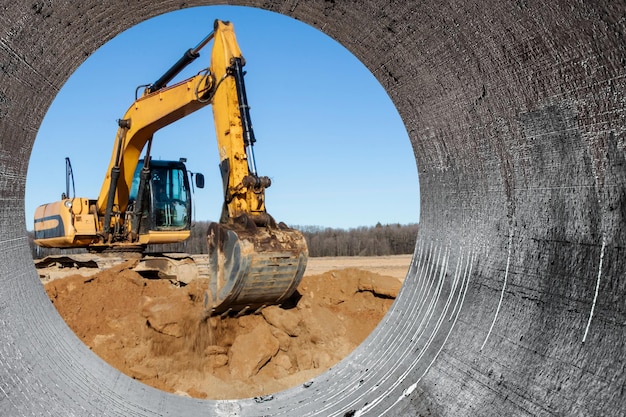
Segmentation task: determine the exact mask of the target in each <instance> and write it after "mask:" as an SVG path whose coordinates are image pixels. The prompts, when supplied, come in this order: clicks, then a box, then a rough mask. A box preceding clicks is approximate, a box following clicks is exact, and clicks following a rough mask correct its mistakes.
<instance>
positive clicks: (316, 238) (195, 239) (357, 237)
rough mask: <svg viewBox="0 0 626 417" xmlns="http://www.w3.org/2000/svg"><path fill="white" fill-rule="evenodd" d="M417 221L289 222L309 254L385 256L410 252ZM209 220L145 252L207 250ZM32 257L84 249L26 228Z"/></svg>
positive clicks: (77, 251)
mask: <svg viewBox="0 0 626 417" xmlns="http://www.w3.org/2000/svg"><path fill="white" fill-rule="evenodd" d="M418 226H419V225H418V224H416V223H415V224H408V225H401V224H385V225H383V224H381V223H378V224H376V225H375V226H362V227H357V228H352V229H336V228H329V227H320V226H292V227H293V228H294V229H297V230H299V231H300V232H302V234H303V235H304V238H305V240H306V242H307V245H308V247H309V256H311V257H324V256H386V255H402V254H411V253H413V249H414V248H415V241H416V239H417V232H418V228H419V227H418ZM208 228H209V222H206V221H200V222H195V223H194V224H193V225H192V227H191V236H190V237H189V239H187V240H185V241H184V242H180V243H172V244H165V245H149V246H148V248H147V251H148V252H186V253H207V241H206V236H207V230H208ZM28 235H29V241H30V248H31V252H32V255H33V258H35V259H40V258H43V257H45V256H47V255H53V254H60V253H79V252H85V250H84V249H72V250H61V249H48V248H40V247H38V246H37V245H35V243H34V241H33V238H34V235H33V233H32V232H29V234H28Z"/></svg>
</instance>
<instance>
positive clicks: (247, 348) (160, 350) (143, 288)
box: [43, 255, 411, 399]
mask: <svg viewBox="0 0 626 417" xmlns="http://www.w3.org/2000/svg"><path fill="white" fill-rule="evenodd" d="M410 261H411V256H409V255H406V256H404V255H403V256H389V257H366V258H310V259H309V263H308V266H307V272H306V274H305V276H304V278H303V280H302V282H301V284H300V286H299V287H298V294H297V295H299V299H298V300H297V303H296V302H295V301H294V303H292V304H293V305H290V306H284V307H277V306H272V307H268V308H266V309H264V310H263V311H262V312H261V313H260V314H257V315H246V316H242V317H239V318H232V317H229V318H224V319H220V318H216V317H212V318H210V319H208V320H205V321H203V320H201V319H200V318H201V317H202V303H203V297H204V293H203V285H202V283H200V282H196V281H192V282H191V283H189V284H188V285H186V286H182V287H181V286H176V285H173V284H172V283H171V282H170V281H169V280H159V279H146V278H143V277H141V276H140V275H139V274H137V273H136V272H135V271H133V270H131V269H129V266H130V263H124V264H121V265H117V266H114V267H112V268H110V269H107V270H105V271H102V272H99V273H97V274H95V275H91V276H82V275H78V274H75V275H71V276H68V277H66V278H62V279H55V280H49V281H45V280H44V281H43V283H44V287H45V289H46V292H47V294H48V296H49V298H50V300H51V301H52V303H53V304H54V305H55V307H56V308H57V310H58V311H59V313H60V314H61V316H62V317H63V318H64V319H65V321H66V323H67V324H68V325H69V327H70V328H71V329H72V330H73V331H74V333H76V335H77V336H78V337H79V338H80V339H81V340H82V341H83V342H84V343H85V344H86V345H87V346H89V348H90V349H92V350H93V351H94V352H95V353H96V354H97V355H99V356H100V357H101V358H103V359H104V360H105V361H107V362H108V363H109V364H110V365H112V366H114V367H115V368H117V369H119V370H120V371H121V372H123V373H125V374H126V375H129V376H131V377H132V378H135V379H137V380H139V381H141V382H143V383H145V384H148V385H151V386H153V387H156V388H158V389H161V390H164V391H168V392H173V393H177V394H180V395H187V396H191V397H195V398H210V399H236V398H250V397H258V396H263V395H268V394H271V393H274V392H277V391H281V390H283V389H286V388H289V387H292V386H295V385H298V384H302V383H306V382H307V381H309V380H310V379H311V378H313V377H314V376H316V375H319V374H321V373H322V372H324V371H325V370H327V369H328V368H330V367H331V366H333V365H334V364H336V363H337V362H338V361H340V360H341V359H343V358H344V357H346V356H347V355H348V354H349V353H350V352H351V351H352V350H353V349H354V348H355V347H356V346H358V345H359V344H360V343H361V342H362V341H363V340H364V339H365V337H367V335H368V334H369V333H370V332H371V331H372V330H373V329H374V328H375V327H376V325H377V324H378V323H379V321H380V320H381V319H382V317H383V316H384V315H385V313H386V312H387V309H388V308H389V307H390V306H391V304H392V303H393V300H394V298H395V296H396V295H397V291H398V290H399V288H400V286H401V283H402V280H403V278H404V277H405V276H406V272H407V270H408V266H409V263H410ZM296 298H298V297H296ZM294 300H295V299H294Z"/></svg>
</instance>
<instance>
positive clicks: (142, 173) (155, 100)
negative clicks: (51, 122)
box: [34, 20, 308, 316]
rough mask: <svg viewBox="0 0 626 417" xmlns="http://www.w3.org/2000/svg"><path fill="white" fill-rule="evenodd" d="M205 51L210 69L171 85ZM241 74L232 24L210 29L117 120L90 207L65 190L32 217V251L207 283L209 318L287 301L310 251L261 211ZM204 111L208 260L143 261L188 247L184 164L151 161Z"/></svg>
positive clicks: (261, 190) (262, 179)
mask: <svg viewBox="0 0 626 417" xmlns="http://www.w3.org/2000/svg"><path fill="white" fill-rule="evenodd" d="M211 41H213V48H212V52H211V63H210V66H209V68H205V69H204V70H202V71H200V72H198V73H197V74H196V75H195V76H192V77H190V78H188V79H185V80H183V81H180V82H177V83H175V84H172V85H168V83H169V82H170V81H172V80H173V79H174V77H175V76H176V75H178V74H179V73H180V72H181V71H182V70H183V69H184V68H185V67H186V66H187V65H189V64H190V63H191V62H192V61H194V60H195V59H196V58H198V57H199V56H200V53H199V52H200V50H201V49H202V48H203V47H204V46H206V45H207V44H208V43H209V42H211ZM244 65H245V59H244V58H243V56H242V54H241V51H240V49H239V45H238V44H237V40H236V37H235V32H234V28H233V24H232V23H230V22H226V21H221V20H216V21H215V22H214V28H213V31H212V32H211V33H210V34H209V35H208V36H206V37H205V38H204V39H203V40H202V41H201V42H200V43H199V44H198V45H197V46H196V47H195V48H191V49H189V50H187V51H186V52H185V53H184V54H183V56H182V57H181V58H180V59H179V60H178V61H177V62H176V63H175V64H174V65H173V66H172V67H171V68H170V69H169V70H168V71H167V72H165V73H164V74H163V75H162V76H161V77H160V78H159V79H158V80H157V81H155V82H154V83H152V84H148V85H144V86H140V87H138V89H137V92H136V96H137V95H138V93H139V91H140V90H141V89H142V88H143V92H142V94H141V96H140V97H138V98H136V99H135V101H134V102H133V103H132V105H131V106H130V108H129V109H128V110H127V112H126V114H125V115H124V117H123V118H121V119H120V120H118V125H119V127H118V130H117V135H116V138H115V142H114V146H113V152H112V155H111V160H110V163H109V166H108V169H107V172H106V175H105V178H104V181H103V184H102V187H101V190H100V194H99V195H98V197H97V199H91V198H84V197H75V196H72V197H71V198H70V196H69V190H68V192H67V195H66V194H63V195H62V199H61V201H57V202H53V203H48V204H44V205H41V206H39V207H38V208H37V209H36V211H35V219H34V234H35V243H36V244H37V245H39V246H41V247H47V248H86V249H87V250H88V252H89V253H88V254H87V255H88V256H90V257H95V258H97V257H106V256H107V255H109V254H112V253H114V254H118V255H119V254H122V257H125V256H127V257H131V256H132V254H139V255H138V256H139V258H140V259H141V262H140V264H139V265H142V266H141V268H143V270H152V269H156V270H158V271H160V272H163V274H164V275H165V276H171V275H185V274H186V275H191V276H192V279H195V278H198V279H206V282H207V284H206V291H205V297H204V305H205V313H206V314H207V316H208V315H217V314H219V315H230V314H236V315H241V314H246V313H253V312H258V311H260V310H261V309H263V308H264V307H266V306H269V305H276V304H281V303H283V302H285V301H286V300H287V299H289V297H290V296H291V295H292V294H293V293H294V292H295V290H296V288H297V286H298V284H299V283H300V280H301V278H302V276H303V274H304V270H305V268H306V263H307V258H308V249H307V245H306V242H305V240H304V237H303V236H302V234H301V233H300V232H299V231H297V230H295V229H292V228H289V227H288V226H287V225H285V224H284V223H282V222H280V223H279V222H276V220H274V218H273V217H272V216H271V215H270V214H269V213H268V212H267V210H266V207H265V189H266V188H268V187H269V186H270V185H271V181H270V179H269V178H268V177H266V176H260V175H258V173H257V169H256V161H255V158H254V152H253V145H254V143H255V142H256V138H255V136H254V131H253V129H252V122H251V118H250V108H249V105H248V99H247V94H246V89H245V84H244V74H245V72H244V70H243V67H244ZM208 105H211V106H212V110H213V119H214V124H215V131H216V138H217V145H218V150H219V158H220V161H219V170H220V173H221V177H222V184H223V207H222V213H221V216H220V219H219V221H217V222H213V223H211V224H210V225H209V228H208V235H207V247H208V254H204V255H187V254H182V255H181V254H178V255H172V254H167V255H166V254H148V253H146V247H147V245H150V244H163V243H175V242H181V241H184V240H185V239H187V238H188V237H189V235H190V229H191V210H192V204H191V199H192V196H191V193H190V183H189V175H188V171H187V169H186V166H185V164H184V163H185V159H184V158H181V159H180V160H178V161H159V160H153V159H152V158H151V156H150V151H151V146H152V141H153V136H154V134H155V132H157V131H158V130H159V129H161V128H163V127H165V126H167V125H169V124H171V123H174V122H176V121H177V120H180V119H182V118H184V117H185V116H187V115H189V114H191V113H193V112H195V111H197V110H199V109H202V108H204V107H205V106H208ZM144 151H145V154H144ZM142 154H144V155H143V158H142ZM195 180H196V186H197V187H198V188H201V187H203V184H204V176H203V175H202V174H196V175H195ZM135 256H137V255H135ZM69 258H70V260H71V262H75V258H72V257H71V256H70V257H69ZM183 260H184V262H183ZM168 271H169V272H168ZM172 271H174V272H172ZM168 274H169V275H168ZM188 280H189V279H188ZM183 282H185V281H184V280H183Z"/></svg>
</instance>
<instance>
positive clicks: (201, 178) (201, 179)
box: [195, 173, 204, 188]
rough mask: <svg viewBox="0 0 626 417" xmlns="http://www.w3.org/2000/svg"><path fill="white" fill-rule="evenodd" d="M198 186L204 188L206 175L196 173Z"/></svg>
mask: <svg viewBox="0 0 626 417" xmlns="http://www.w3.org/2000/svg"><path fill="white" fill-rule="evenodd" d="M195 177H196V188H204V175H203V174H200V173H196V175H195Z"/></svg>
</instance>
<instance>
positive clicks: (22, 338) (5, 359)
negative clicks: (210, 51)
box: [0, 0, 626, 416]
mask: <svg viewBox="0 0 626 417" xmlns="http://www.w3.org/2000/svg"><path fill="white" fill-rule="evenodd" d="M233 3H236V4H246V5H253V6H258V7H264V8H267V9H270V10H273V11H276V12H279V13H284V14H286V15H290V16H293V17H295V18H297V19H300V20H302V21H304V22H307V23H309V24H311V25H313V26H315V27H317V28H320V29H322V30H323V31H324V32H325V33H327V34H328V35H330V36H332V37H334V38H335V39H337V40H338V41H339V42H341V43H342V44H343V45H344V46H345V47H347V48H348V49H349V50H351V51H352V52H353V53H354V54H355V55H356V56H357V57H358V58H359V59H361V60H362V62H363V63H364V64H366V65H367V66H368V67H369V68H370V69H371V70H372V72H373V74H374V75H375V76H376V77H377V78H378V79H379V81H380V82H381V84H382V85H383V86H384V87H385V88H386V89H387V92H388V93H389V95H390V97H391V98H392V99H393V101H394V103H395V104H396V106H397V108H398V110H399V112H400V114H401V116H402V117H403V120H404V122H405V125H406V128H407V131H408V132H409V136H410V138H411V141H412V144H413V148H414V151H415V156H416V161H417V163H418V167H419V174H420V185H421V196H422V204H421V206H422V210H421V213H422V215H421V219H420V224H421V228H420V236H419V238H418V241H417V242H416V249H415V256H414V258H413V262H412V265H411V268H410V270H409V274H408V276H407V279H406V283H405V285H404V287H403V289H402V292H401V294H400V297H399V298H398V300H397V302H396V303H395V304H394V307H393V308H392V310H391V311H390V313H389V314H388V315H387V316H386V318H385V320H384V322H383V323H382V325H381V326H379V328H378V329H377V331H376V332H375V333H373V334H372V335H371V336H370V337H369V338H368V339H367V340H366V341H365V343H363V344H362V345H361V346H360V347H359V348H358V349H357V350H356V351H355V352H354V353H353V354H352V355H351V356H349V357H348V358H347V359H346V360H344V361H342V362H341V363H340V364H339V365H337V366H336V367H334V368H333V369H332V370H330V371H329V372H327V373H325V374H323V375H322V376H320V377H318V378H316V379H314V380H313V381H312V383H311V384H306V386H298V387H294V388H292V389H290V390H288V391H285V392H280V393H276V394H274V395H273V396H272V397H268V398H263V399H257V400H255V399H245V400H240V401H201V400H194V399H189V398H183V397H179V396H175V395H171V394H166V393H163V392H160V391H158V390H155V389H152V388H150V387H147V386H145V385H142V384H140V383H138V382H136V381H134V380H132V379H130V378H128V377H126V376H124V375H121V374H119V373H118V372H117V371H115V370H114V369H112V368H111V367H109V366H108V365H107V364H105V363H104V362H103V361H101V360H100V359H99V358H97V357H96V356H95V355H93V354H92V353H91V352H90V351H89V350H88V349H87V348H86V347H85V346H84V345H82V343H81V342H80V341H79V340H78V339H77V338H76V337H75V336H74V335H73V334H72V332H71V331H70V330H69V329H68V328H67V327H66V326H65V325H64V323H63V321H62V319H61V318H60V317H59V316H58V314H56V312H55V310H54V308H53V306H52V305H51V304H50V303H49V302H48V301H47V299H46V296H45V294H44V292H43V291H42V288H41V285H40V283H39V282H38V279H37V275H36V273H35V271H34V268H33V267H32V264H31V260H30V258H29V250H28V243H27V239H26V237H25V231H24V226H23V222H22V219H21V216H22V215H23V214H22V213H23V209H24V207H23V194H24V182H25V175H26V169H27V165H28V158H29V155H30V150H31V147H32V143H33V140H34V138H35V134H36V131H37V129H38V126H39V123H40V122H41V120H42V118H43V115H44V114H45V111H46V110H47V108H48V106H49V105H50V103H51V101H52V100H53V98H54V96H55V94H56V92H57V91H58V90H59V89H60V88H61V86H62V85H63V82H64V81H65V80H66V79H67V78H68V77H69V76H70V75H71V73H72V71H73V70H74V69H75V68H76V67H77V66H78V65H80V63H81V62H82V60H83V59H85V57H86V56H88V55H89V54H90V53H91V52H93V51H94V50H95V49H96V48H97V47H98V46H100V45H101V44H103V43H104V42H106V41H107V40H108V39H110V38H111V37H113V36H114V35H115V34H116V33H119V32H120V31H122V30H124V29H126V28H128V27H130V26H132V25H133V24H135V23H138V22H140V21H141V20H144V19H147V18H149V17H152V16H155V15H157V14H160V13H164V12H167V11H170V10H175V9H177V8H178V7H179V3H178V2H174V1H152V0H151V1H148V0H140V1H136V2H132V3H128V2H123V1H121V0H120V1H108V2H99V1H95V0H93V1H92V0H86V1H82V2H69V1H54V2H53V1H33V2H29V3H25V2H9V1H6V0H5V1H3V2H2V4H3V12H2V13H1V14H0V198H1V199H2V201H1V204H0V228H1V230H2V235H1V239H0V335H1V336H0V415H3V416H4V415H6V416H21V415H51V416H59V415H63V416H90V415H93V416H153V415H163V416H187V415H189V416H191V415H215V416H236V415H239V416H263V415H276V416H280V415H283V416H365V415H367V416H382V415H386V416H406V415H424V416H429V415H431V416H502V415H515V416H525V415H529V416H530V415H533V416H534V415H541V416H543V415H582V416H598V415H603V416H621V415H625V414H626V409H625V405H624V404H626V398H625V396H626V394H625V392H624V385H625V383H626V380H625V379H626V377H625V375H626V372H624V371H625V369H624V367H625V365H624V364H625V359H626V349H625V346H624V343H625V340H626V335H625V334H626V332H625V331H624V330H625V329H624V327H625V323H626V312H625V309H626V307H625V303H624V300H625V299H626V297H625V295H626V283H625V276H626V274H625V272H626V265H625V262H626V261H625V259H626V257H625V256H624V248H625V247H626V228H625V227H624V225H625V221H624V217H625V215H626V214H625V212H626V195H625V193H626V191H625V189H626V187H625V185H626V158H625V147H626V145H625V137H626V136H625V134H624V126H626V123H625V121H626V120H625V119H626V117H625V110H624V109H625V105H624V104H625V103H626V100H625V97H624V91H626V88H625V87H626V82H625V79H626V77H625V75H626V70H625V69H624V67H625V66H624V63H625V62H626V42H625V39H624V34H625V27H624V25H625V22H626V18H625V15H626V10H625V9H626V5H625V4H624V3H623V2H612V1H598V2H593V4H581V3H572V2H568V1H553V2H540V1H533V0H525V1H489V0H486V1H482V2H467V1H451V2H447V3H444V4H442V2H439V1H434V0H432V1H419V2H418V1H403V2H393V1H392V2H389V1H383V0H379V1H374V0H366V1H358V2H356V1H332V2H330V1H325V2H308V1H307V2H304V1H297V0H295V1H288V2H282V1H261V0H258V1H256V0H251V1H246V2H233ZM200 4H208V2H202V1H194V0H192V1H187V2H185V3H184V6H192V5H200Z"/></svg>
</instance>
